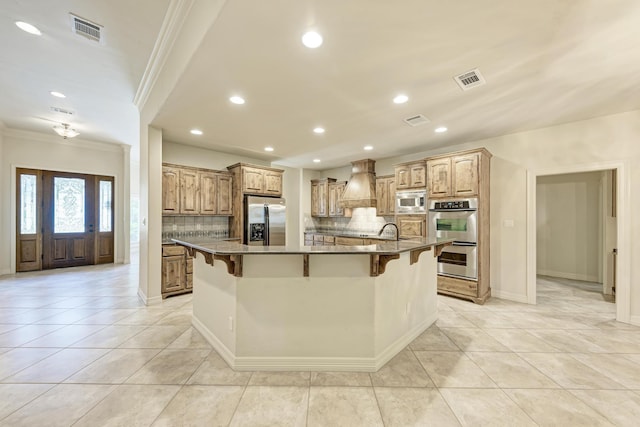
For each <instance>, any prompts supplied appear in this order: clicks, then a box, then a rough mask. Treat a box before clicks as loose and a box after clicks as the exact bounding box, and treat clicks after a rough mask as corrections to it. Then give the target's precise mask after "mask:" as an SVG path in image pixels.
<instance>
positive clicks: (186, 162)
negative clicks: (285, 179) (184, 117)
mask: <svg viewBox="0 0 640 427" xmlns="http://www.w3.org/2000/svg"><path fill="white" fill-rule="evenodd" d="M162 161H163V162H165V163H174V164H176V165H182V166H193V167H196V168H205V169H215V170H221V171H226V170H227V166H231V165H233V164H235V163H239V162H243V163H253V164H254V165H262V166H271V163H270V162H269V161H266V160H259V159H254V158H252V157H244V156H238V155H235V154H227V153H221V152H219V151H214V150H207V149H206V148H199V147H192V146H189V145H183V144H177V143H175V142H168V141H163V142H162ZM277 167H278V168H279V167H280V166H277Z"/></svg>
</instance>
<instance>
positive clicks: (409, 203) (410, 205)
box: [396, 190, 427, 214]
mask: <svg viewBox="0 0 640 427" xmlns="http://www.w3.org/2000/svg"><path fill="white" fill-rule="evenodd" d="M426 212H427V191H426V190H411V191H396V214H426Z"/></svg>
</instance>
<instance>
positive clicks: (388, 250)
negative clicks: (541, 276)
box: [172, 238, 454, 255]
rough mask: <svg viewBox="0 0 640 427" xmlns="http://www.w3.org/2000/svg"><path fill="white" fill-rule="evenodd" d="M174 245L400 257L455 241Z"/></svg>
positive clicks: (201, 241)
mask: <svg viewBox="0 0 640 427" xmlns="http://www.w3.org/2000/svg"><path fill="white" fill-rule="evenodd" d="M172 241H173V242H175V243H177V244H179V245H182V246H186V247H189V248H193V249H198V250H201V251H204V252H208V253H211V254H219V255H265V254H290V255H295V254H379V255H389V254H399V253H402V252H409V251H413V250H416V249H424V248H428V247H433V246H439V245H448V244H450V243H452V242H453V241H454V239H433V238H426V239H421V240H417V239H416V240H400V241H396V240H385V241H383V243H378V244H375V245H360V246H343V245H335V246H301V245H291V246H248V245H242V244H240V243H237V242H222V241H219V240H211V239H207V238H187V239H185V238H182V239H172Z"/></svg>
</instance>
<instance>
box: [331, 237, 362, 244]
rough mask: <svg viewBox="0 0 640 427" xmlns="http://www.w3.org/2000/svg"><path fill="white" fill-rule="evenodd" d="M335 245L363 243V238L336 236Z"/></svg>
mask: <svg viewBox="0 0 640 427" xmlns="http://www.w3.org/2000/svg"><path fill="white" fill-rule="evenodd" d="M336 245H341V246H354V245H364V239H361V238H359V237H341V236H336Z"/></svg>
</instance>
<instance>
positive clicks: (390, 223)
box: [378, 222, 400, 241]
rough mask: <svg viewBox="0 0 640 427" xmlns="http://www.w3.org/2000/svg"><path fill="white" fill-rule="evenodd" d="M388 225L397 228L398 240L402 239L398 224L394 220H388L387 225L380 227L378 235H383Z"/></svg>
mask: <svg viewBox="0 0 640 427" xmlns="http://www.w3.org/2000/svg"><path fill="white" fill-rule="evenodd" d="M387 225H393V226H394V227H395V228H396V241H399V240H400V232H399V231H398V226H397V225H395V224H394V223H393V222H388V223H386V224H385V225H383V226H382V228H381V229H380V231H379V232H378V236H382V233H383V232H384V229H385V228H386V227H387Z"/></svg>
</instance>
